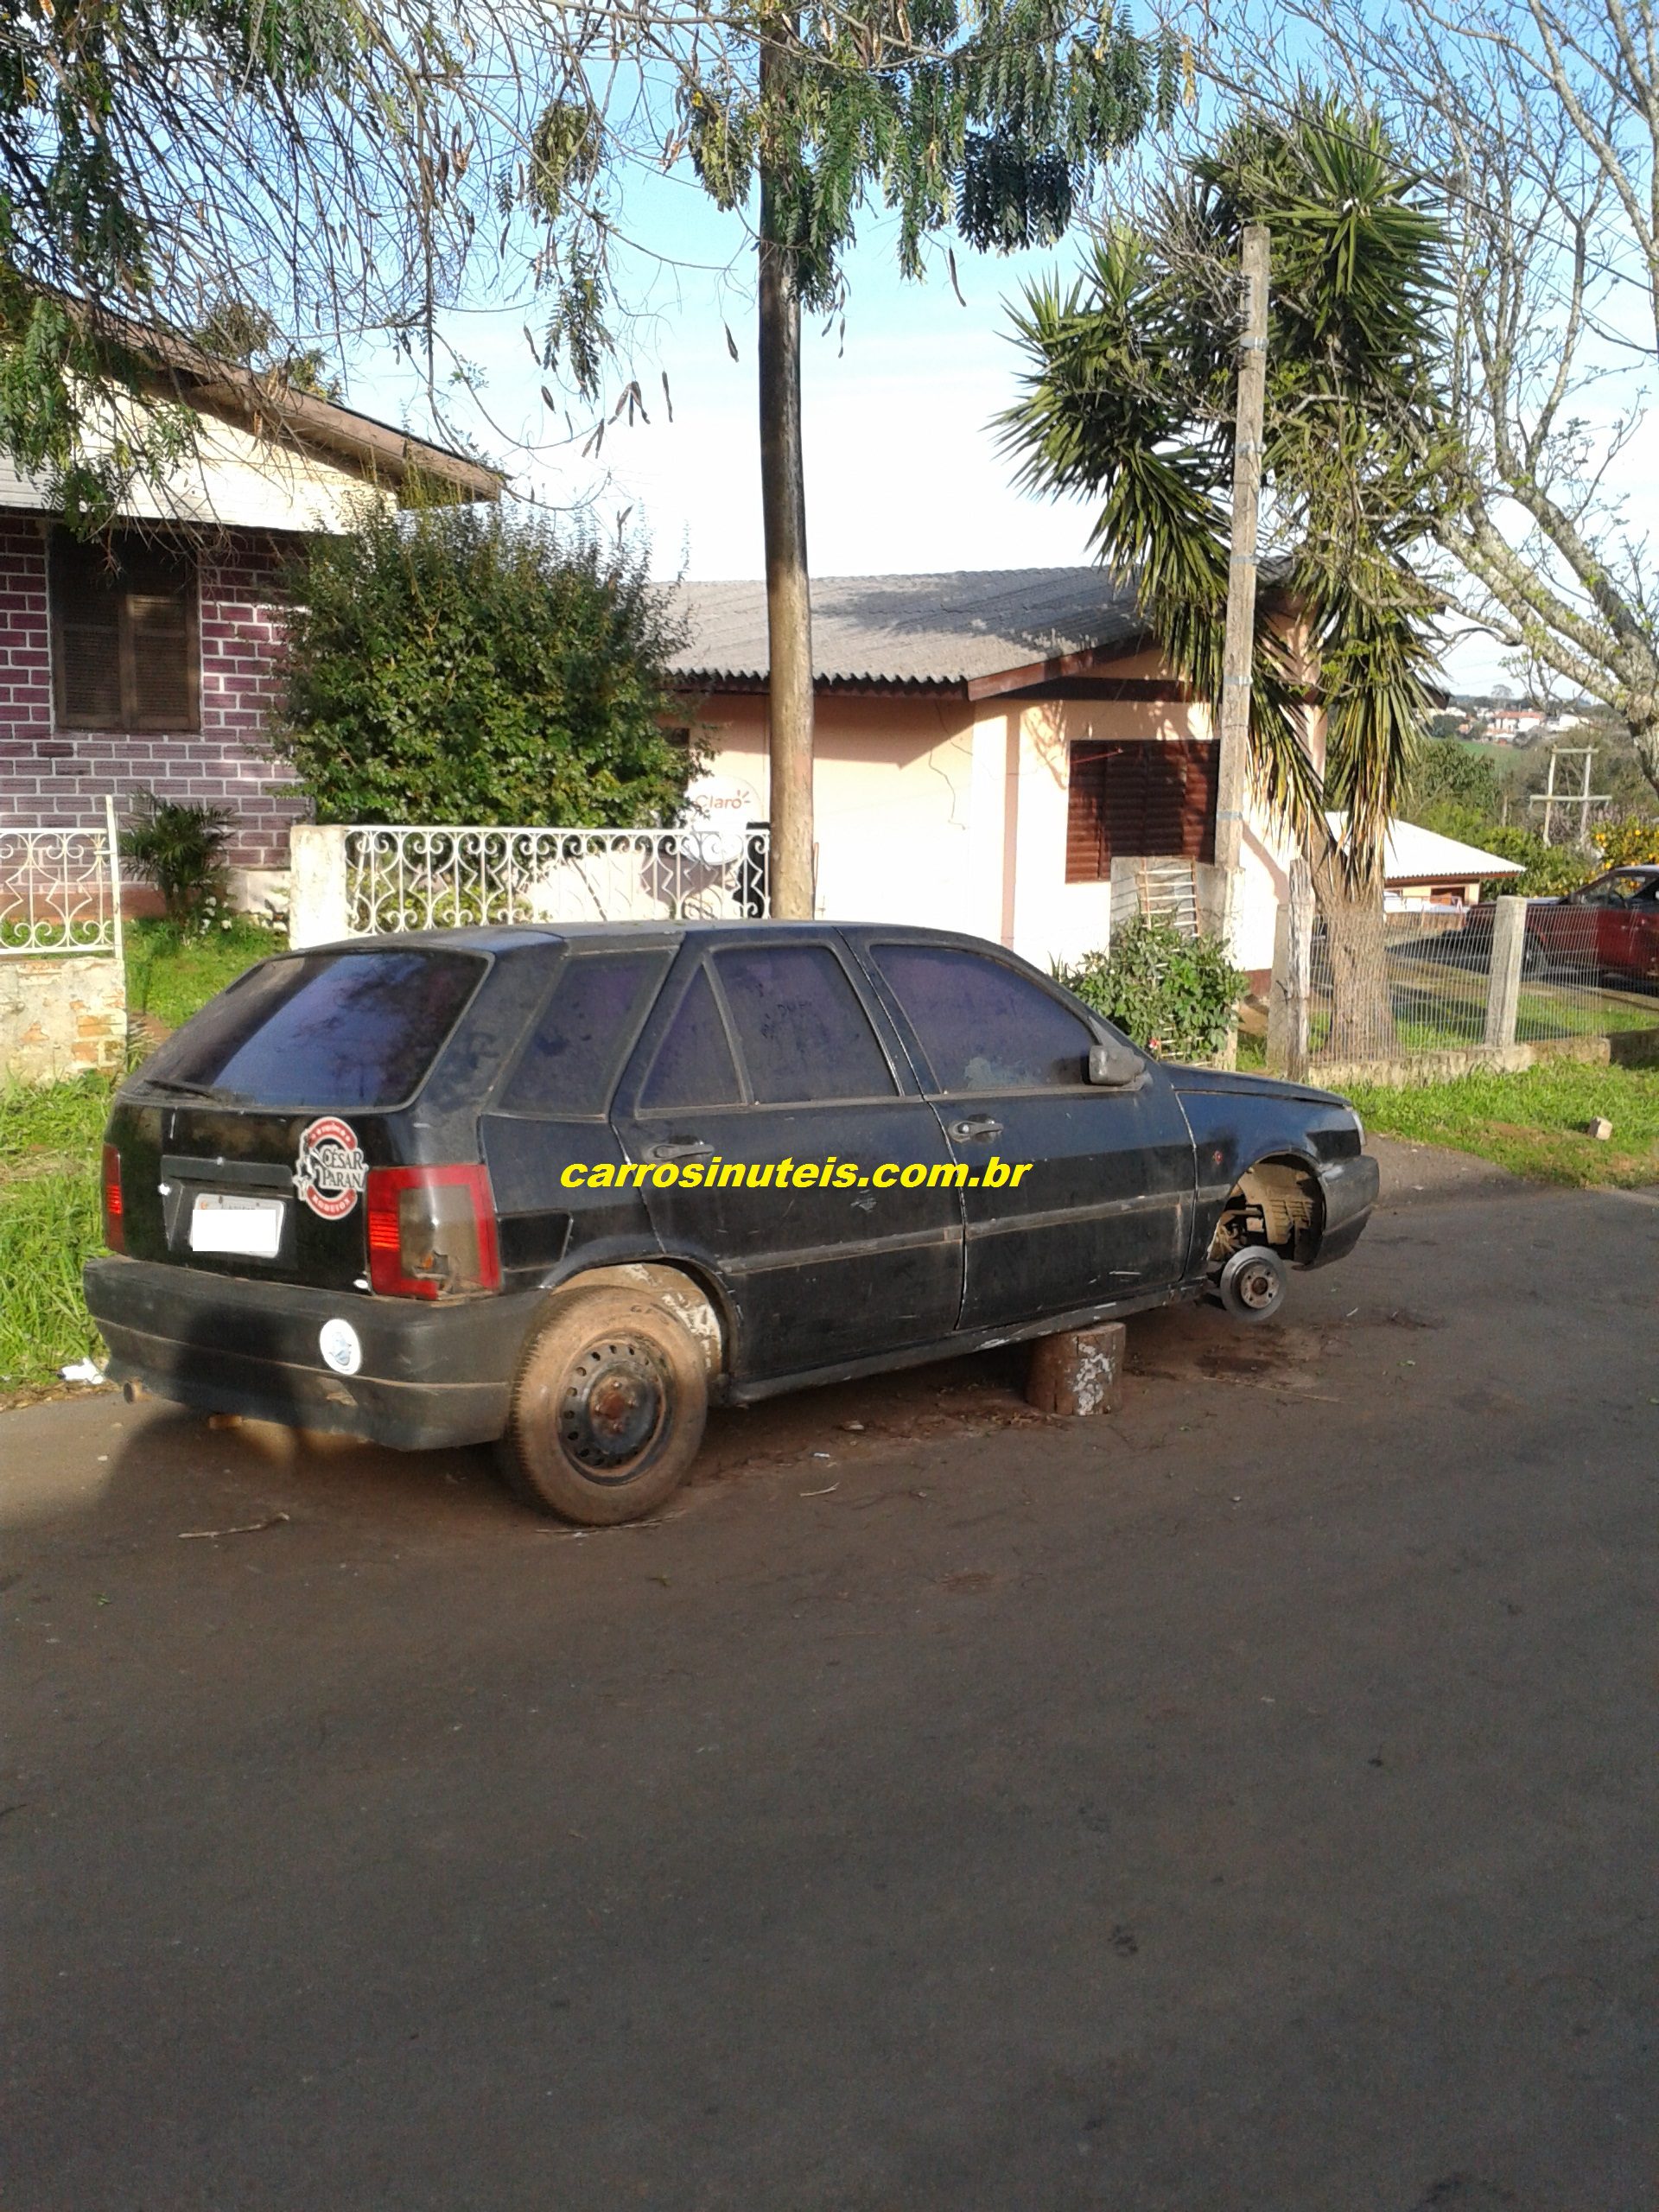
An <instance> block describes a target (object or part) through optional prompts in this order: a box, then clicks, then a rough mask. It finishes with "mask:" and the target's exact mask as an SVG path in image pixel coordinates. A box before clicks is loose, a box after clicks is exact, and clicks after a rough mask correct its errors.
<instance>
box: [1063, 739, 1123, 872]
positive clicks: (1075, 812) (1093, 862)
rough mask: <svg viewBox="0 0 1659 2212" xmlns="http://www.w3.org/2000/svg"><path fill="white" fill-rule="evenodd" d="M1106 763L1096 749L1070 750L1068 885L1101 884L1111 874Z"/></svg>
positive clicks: (1099, 749) (1066, 853) (1066, 858)
mask: <svg viewBox="0 0 1659 2212" xmlns="http://www.w3.org/2000/svg"><path fill="white" fill-rule="evenodd" d="M1105 796H1106V760H1105V752H1104V749H1103V747H1099V746H1081V745H1074V746H1073V747H1071V774H1070V778H1069V781H1068V785H1067V789H1066V802H1065V880H1066V881H1067V882H1068V883H1100V882H1103V881H1104V880H1106V879H1108V878H1109V876H1110V874H1111V872H1112V851H1111V847H1110V846H1109V844H1108V842H1106V826H1105V817H1104V811H1103V810H1104V804H1105Z"/></svg>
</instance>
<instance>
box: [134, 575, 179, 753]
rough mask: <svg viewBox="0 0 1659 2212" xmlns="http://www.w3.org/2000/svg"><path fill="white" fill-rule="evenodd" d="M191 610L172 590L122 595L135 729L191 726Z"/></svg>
mask: <svg viewBox="0 0 1659 2212" xmlns="http://www.w3.org/2000/svg"><path fill="white" fill-rule="evenodd" d="M191 613H192V608H191V607H190V605H189V604H188V601H186V599H185V598H184V596H183V594H181V593H180V592H177V591H172V592H167V593H161V592H137V591H130V592H129V593H128V594H127V605H126V618H127V648H128V654H129V659H130V694H129V696H130V700H131V715H130V720H129V722H128V727H129V728H131V729H135V730H175V729H176V730H193V729H194V728H195V727H196V701H195V684H194V680H193V679H194V675H195V668H196V655H195V653H194V650H193V648H194V631H195V624H194V622H193V621H192V620H191Z"/></svg>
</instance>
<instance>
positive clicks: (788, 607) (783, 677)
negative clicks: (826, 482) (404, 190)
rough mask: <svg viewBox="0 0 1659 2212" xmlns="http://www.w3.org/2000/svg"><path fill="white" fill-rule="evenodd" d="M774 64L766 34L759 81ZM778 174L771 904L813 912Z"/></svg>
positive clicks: (763, 454)
mask: <svg viewBox="0 0 1659 2212" xmlns="http://www.w3.org/2000/svg"><path fill="white" fill-rule="evenodd" d="M777 67H778V55H777V51H776V48H774V47H773V46H772V44H771V42H770V41H768V40H766V38H764V37H763V38H762V40H761V42H760V89H761V97H762V99H763V100H764V99H765V97H766V90H767V84H768V79H772V76H773V73H774V72H775V71H776V69H777ZM778 233H779V211H778V207H777V201H776V194H775V187H774V182H773V180H772V177H771V175H769V173H768V171H767V168H766V165H765V163H764V162H763V163H762V166H761V170H760V507H761V514H762V518H763V522H764V525H765V530H766V632H767V637H768V639H769V643H770V652H771V677H770V683H769V691H770V709H771V724H772V729H771V758H772V912H773V913H774V914H775V915H778V916H779V917H781V918H784V919H786V920H796V921H798V920H804V919H810V917H811V913H812V903H813V899H812V893H813V882H812V875H813V870H812V853H813V836H812V599H811V587H810V581H809V578H808V574H807V566H806V482H805V474H804V468H803V466H802V457H801V295H800V288H799V285H798V282H797V278H796V269H795V256H794V253H793V252H792V251H791V248H790V246H789V245H788V244H787V242H786V241H785V240H783V239H781V238H779V234H778Z"/></svg>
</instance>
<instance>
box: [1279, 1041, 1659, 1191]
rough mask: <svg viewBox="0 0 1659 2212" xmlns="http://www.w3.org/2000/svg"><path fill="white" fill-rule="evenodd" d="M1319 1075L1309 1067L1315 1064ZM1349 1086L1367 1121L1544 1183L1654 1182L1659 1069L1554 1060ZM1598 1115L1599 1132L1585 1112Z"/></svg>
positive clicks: (1658, 1166) (1658, 1176) (1658, 1173)
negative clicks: (1589, 1126) (1521, 1068)
mask: <svg viewBox="0 0 1659 2212" xmlns="http://www.w3.org/2000/svg"><path fill="white" fill-rule="evenodd" d="M1314 1079H1315V1080H1316V1081H1317V1080H1318V1071H1317V1070H1316V1071H1314ZM1348 1096H1350V1097H1351V1099H1352V1100H1353V1102H1354V1104H1355V1105H1356V1106H1357V1108H1358V1109H1359V1111H1360V1114H1361V1115H1362V1116H1363V1119H1364V1122H1365V1126H1366V1128H1368V1129H1377V1130H1381V1131H1382V1132H1383V1134H1384V1135H1388V1136H1395V1137H1404V1138H1406V1139H1407V1140H1408V1141H1411V1142H1413V1143H1417V1144H1443V1145H1450V1146H1452V1147H1455V1148H1456V1149H1457V1150H1458V1151H1459V1152H1472V1153H1476V1154H1478V1155H1479V1156H1480V1158H1482V1159H1483V1160H1494V1161H1496V1163H1497V1165H1498V1166H1500V1167H1507V1168H1508V1169H1509V1170H1510V1173H1512V1174H1516V1175H1527V1176H1530V1177H1532V1178H1533V1179H1535V1180H1537V1181H1541V1182H1547V1183H1572V1184H1577V1185H1598V1184H1599V1185H1609V1184H1611V1185H1618V1186H1621V1187H1623V1188H1626V1189H1628V1188H1630V1187H1632V1186H1634V1185H1640V1184H1648V1183H1654V1184H1659V1069H1655V1068H1618V1067H1591V1066H1586V1065H1584V1064H1583V1063H1581V1062H1579V1061H1573V1060H1556V1061H1553V1062H1550V1063H1548V1064H1547V1065H1543V1066H1541V1067H1535V1068H1529V1069H1527V1070H1526V1071H1525V1072H1524V1073H1523V1074H1521V1075H1466V1076H1460V1077H1458V1079H1457V1080H1456V1081H1455V1082H1452V1083H1425V1084H1413V1085H1410V1086H1409V1087H1408V1088H1406V1089H1404V1090H1383V1089H1381V1088H1378V1087H1375V1086H1373V1085H1371V1084H1354V1085H1352V1086H1351V1087H1350V1089H1349V1091H1348ZM1598 1116H1599V1117H1601V1118H1602V1119H1604V1120H1606V1121H1609V1122H1611V1123H1612V1125H1613V1134H1612V1136H1611V1139H1610V1140H1608V1141H1605V1142H1604V1141H1599V1140H1598V1139H1597V1138H1595V1137H1592V1136H1590V1135H1587V1134H1586V1130H1585V1124H1586V1122H1589V1121H1591V1120H1592V1119H1594V1118H1596V1117H1598Z"/></svg>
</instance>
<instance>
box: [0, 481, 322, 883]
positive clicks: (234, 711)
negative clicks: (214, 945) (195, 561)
mask: <svg viewBox="0 0 1659 2212" xmlns="http://www.w3.org/2000/svg"><path fill="white" fill-rule="evenodd" d="M281 563H282V555H281V552H280V550H279V549H278V547H277V544H275V543H273V542H272V541H271V540H270V539H269V538H266V537H263V536H256V535H254V534H253V533H251V532H238V531H226V532H225V533H224V534H223V537H222V540H221V541H220V542H218V543H214V544H213V545H212V546H210V547H208V548H206V549H204V551H203V553H202V556H201V610H200V612H201V728H200V730H181V731H179V732H177V733H176V734H168V733H158V734H145V735H143V736H142V737H128V736H125V735H123V734H120V733H118V732H114V731H107V730H63V729H57V728H54V725H53V715H52V658H51V645H50V639H49V634H48V623H47V604H46V542H45V539H44V538H43V537H41V531H40V528H39V525H38V524H37V523H36V521H35V518H34V517H32V516H29V515H8V516H3V517H0V827H14V826H23V825H27V824H29V823H41V824H44V825H46V826H48V827H50V828H78V827H82V826H88V827H90V826H96V825H97V824H99V823H101V822H102V821H103V818H104V798H105V793H106V792H109V793H112V794H113V795H114V798H115V800H116V804H117V806H118V810H120V811H122V812H123V813H124V812H126V811H127V810H128V809H129V807H130V804H131V801H132V799H133V797H134V795H135V794H136V793H137V791H140V790H142V789H148V790H151V791H156V793H157V794H158V795H159V796H160V797H161V798H168V799H178V800H185V801H188V802H189V803H191V804H196V805H205V806H217V807H223V808H225V809H226V810H227V811H228V812H229V813H231V814H232V815H233V816H234V817H235V818H236V825H237V827H236V834H235V836H234V838H233V840H232V848H231V859H232V861H233V862H234V863H235V864H236V865H237V866H238V867H240V868H286V867H287V866H288V831H289V824H290V823H294V822H296V821H303V820H305V819H306V818H307V817H308V812H309V810H308V807H307V805H306V804H305V803H304V802H303V801H302V800H296V799H284V798H277V797H276V796H275V795H274V790H273V787H274V786H276V785H280V784H282V783H283V781H284V780H285V778H284V773H283V768H282V766H280V764H278V763H277V762H273V761H270V760H265V759H264V757H263V756H262V755H261V753H259V751H258V741H259V737H260V734H261V732H262V731H263V730H264V728H265V725H266V722H267V720H268V718H269V716H270V712H271V709H272V707H273V706H274V704H275V702H276V698H277V663H278V659H279V658H280V655H281V651H282V640H283V615H282V607H281V593H280V589H279V585H278V578H279V575H280V569H281Z"/></svg>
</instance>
